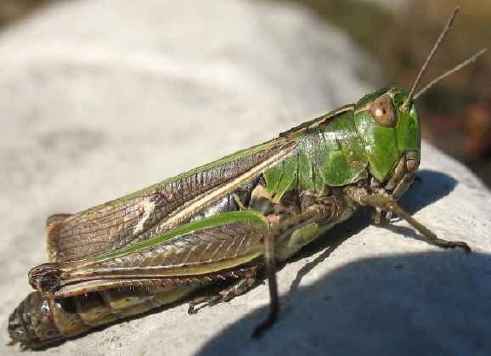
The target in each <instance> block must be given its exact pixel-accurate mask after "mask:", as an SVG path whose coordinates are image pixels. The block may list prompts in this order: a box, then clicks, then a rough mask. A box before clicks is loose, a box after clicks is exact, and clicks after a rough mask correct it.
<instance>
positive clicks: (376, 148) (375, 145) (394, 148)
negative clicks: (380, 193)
mask: <svg viewBox="0 0 491 356" xmlns="http://www.w3.org/2000/svg"><path fill="white" fill-rule="evenodd" d="M407 99H408V93H407V92H406V91H405V90H403V89H399V88H390V89H382V90H379V91H377V92H375V93H372V94H369V95H367V96H365V97H363V98H362V99H361V100H360V101H359V102H358V103H357V104H356V107H355V116H354V120H355V125H356V129H357V131H358V132H359V134H360V135H361V137H363V139H364V141H365V142H364V143H365V152H366V154H367V157H368V169H369V172H370V174H371V175H372V176H373V177H374V178H375V179H376V180H377V181H378V182H379V183H381V184H383V183H386V182H389V181H391V180H393V179H392V178H397V179H398V180H400V179H402V177H404V176H405V175H414V173H415V171H416V170H417V169H418V167H419V161H420V152H421V131H420V125H419V117H418V113H417V111H416V108H415V106H414V104H413V102H410V103H409V105H408V101H407ZM395 176H397V177H395ZM394 184H397V182H392V183H391V186H392V185H394ZM392 188H394V187H390V189H392Z"/></svg>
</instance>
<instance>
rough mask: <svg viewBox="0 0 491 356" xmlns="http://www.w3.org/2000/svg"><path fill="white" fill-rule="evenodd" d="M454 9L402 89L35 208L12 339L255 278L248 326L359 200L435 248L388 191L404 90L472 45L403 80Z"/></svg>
mask: <svg viewBox="0 0 491 356" xmlns="http://www.w3.org/2000/svg"><path fill="white" fill-rule="evenodd" d="M457 12H458V9H456V10H455V11H454V13H453V14H452V16H451V17H450V19H449V20H448V23H447V25H446V26H445V28H444V30H443V31H442V33H441V35H440V37H439V38H438V40H437V41H436V43H435V45H434V47H433V49H432V51H431V52H430V54H429V56H428V58H427V60H426V62H425V63H424V65H423V66H422V68H421V70H420V72H419V74H418V76H417V78H416V80H415V81H414V83H413V85H412V87H411V90H410V91H409V92H407V91H405V90H403V89H399V88H391V89H382V90H379V91H376V92H374V93H371V94H369V95H366V96H364V97H363V98H361V99H360V100H359V101H358V102H357V103H356V104H351V105H346V106H343V107H341V108H339V109H337V110H334V111H332V112H330V113H328V114H325V115H322V116H321V117H318V118H316V119H314V120H311V121H307V122H305V123H303V124H301V125H299V126H297V127H294V128H292V129H290V130H288V131H286V132H283V133H282V134H280V135H279V137H277V138H275V139H273V140H270V141H268V142H265V143H262V144H259V145H257V146H254V147H251V148H248V149H245V150H242V151H239V152H236V153H234V154H231V155H229V156H226V157H224V158H222V159H220V160H218V161H215V162H212V163H209V164H206V165H204V166H201V167H199V168H196V169H193V170H190V171H188V172H186V173H183V174H181V175H178V176H176V177H173V178H169V179H167V180H164V181H163V182H161V183H158V184H155V185H152V186H150V187H147V188H145V189H143V190H140V191H137V192H135V193H133V194H130V195H127V196H124V197H122V198H119V199H116V200H113V201H110V202H107V203H104V204H102V205H99V206H96V207H93V208H91V209H88V210H85V211H82V212H79V213H77V214H57V215H54V216H51V217H49V218H48V221H47V244H48V255H49V261H50V262H49V263H44V264H41V265H39V266H36V267H34V268H32V269H31V271H30V272H29V282H30V284H31V285H32V287H33V288H34V289H35V290H36V291H35V292H32V293H31V294H29V295H28V296H27V297H26V299H25V300H24V301H22V302H21V303H20V305H19V306H18V307H17V308H16V309H15V310H14V312H13V313H12V314H11V316H10V319H9V326H8V329H9V333H10V336H11V338H12V342H13V343H16V342H18V343H20V344H21V346H23V347H24V348H32V349H37V348H44V347H47V346H49V345H52V344H55V343H59V342H62V341H63V340H65V339H66V338H70V337H75V336H77V335H81V334H83V333H86V332H88V331H90V330H91V329H92V328H94V327H97V326H101V325H106V324H109V323H112V322H115V321H117V320H121V319H124V318H128V317H130V316H133V315H138V314H141V313H144V312H146V311H148V310H150V309H153V308H158V307H161V306H163V305H167V304H170V303H175V302H178V301H182V300H184V299H185V298H191V296H192V295H193V294H194V293H195V292H196V291H198V290H200V289H203V287H205V286H211V285H213V286H219V288H218V289H217V292H216V294H212V295H202V296H201V297H195V298H194V299H191V302H190V307H189V313H194V312H196V311H197V310H198V309H200V308H202V307H204V306H211V305H213V304H216V303H219V302H224V301H229V300H231V299H232V298H234V297H235V296H238V295H241V294H243V293H245V292H247V291H248V290H250V289H251V288H253V287H255V286H256V285H257V284H258V282H260V281H261V280H262V278H263V277H267V279H268V284H269V291H270V297H271V304H270V311H269V315H268V317H267V319H265V321H264V322H263V323H261V324H260V325H259V326H258V328H257V329H256V330H255V332H254V334H253V335H254V336H260V335H261V334H262V333H263V332H264V330H266V329H267V328H268V327H269V326H271V325H272V324H273V323H274V321H275V320H276V318H277V316H278V312H279V302H278V293H277V286H276V276H275V272H276V263H281V262H284V261H286V260H288V258H290V257H291V256H293V255H294V254H296V253H297V252H298V251H299V250H300V249H302V247H304V246H305V245H307V244H308V243H310V242H311V241H313V240H315V239H317V238H319V237H320V236H323V234H324V233H325V232H326V231H328V230H329V229H330V228H331V227H332V226H334V225H336V224H339V223H341V222H343V221H345V220H347V219H349V218H350V217H351V216H352V215H353V213H354V212H355V211H356V210H357V209H359V208H360V207H364V206H368V207H371V208H374V209H375V220H376V221H378V222H383V221H386V220H387V219H388V217H389V215H390V214H393V215H396V216H398V217H400V218H402V219H404V220H406V221H407V222H408V223H409V224H410V225H412V226H413V227H414V228H415V229H416V230H417V231H419V232H420V233H421V235H422V236H423V238H424V239H425V240H426V241H427V242H429V243H431V244H433V245H437V246H440V247H444V248H455V247H460V248H463V249H464V250H465V251H467V252H469V251H470V248H469V246H468V245H467V244H466V243H465V242H462V241H446V240H443V239H440V238H438V237H437V236H436V235H435V234H434V233H432V232H431V231H430V230H429V229H428V228H426V227H425V226H424V225H422V224H421V223H419V222H418V221H416V220H415V219H414V218H412V217H411V216H410V215H409V214H408V213H407V212H405V211H404V210H403V209H402V208H401V207H400V206H399V205H398V203H397V200H398V199H399V198H400V197H401V195H402V194H403V193H404V192H405V191H406V190H407V189H408V188H409V186H410V184H411V183H412V181H413V179H414V177H415V172H416V170H417V169H418V167H419V162H420V145H421V139H420V125H419V118H418V114H417V111H416V109H415V106H414V102H415V100H416V99H417V98H418V97H420V96H421V95H422V94H423V93H424V92H425V91H426V90H428V88H429V87H431V86H432V85H434V84H435V83H436V82H438V81H440V80H442V79H443V78H444V77H446V76H448V75H450V74H451V73H453V72H455V71H456V70H458V69H460V68H462V67H463V66H465V65H467V64H469V63H471V62H473V61H474V60H476V59H477V57H478V56H480V55H481V54H483V53H484V50H482V51H480V52H478V53H476V54H475V55H474V56H472V57H470V58H469V59H467V60H466V61H464V62H462V63H461V64H460V65H458V66H457V67H455V68H453V69H452V70H450V71H448V72H446V73H445V74H443V75H442V76H440V77H438V78H436V79H435V80H433V81H432V82H431V83H430V84H429V85H427V86H426V87H424V88H423V89H421V90H420V91H418V92H416V88H417V86H418V83H419V82H420V79H421V77H422V75H423V73H424V72H425V70H426V68H427V66H428V64H429V63H430V61H431V59H432V57H433V56H434V54H435V52H436V50H437V48H438V47H439V45H440V43H441V42H442V40H443V38H444V37H445V35H446V34H447V32H448V31H449V29H450V27H451V25H452V23H453V20H454V18H455V16H456V14H457Z"/></svg>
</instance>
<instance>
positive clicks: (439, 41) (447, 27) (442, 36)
mask: <svg viewBox="0 0 491 356" xmlns="http://www.w3.org/2000/svg"><path fill="white" fill-rule="evenodd" d="M459 11H460V7H459V6H457V7H456V8H455V9H454V10H453V12H452V15H450V18H449V19H448V21H447V24H446V25H445V27H444V28H443V30H442V32H441V33H440V36H438V39H437V40H436V42H435V44H434V45H433V48H432V49H431V51H430V54H429V55H428V57H426V60H425V62H424V63H423V65H422V66H421V69H420V70H419V73H418V75H417V76H416V79H415V80H414V83H413V85H412V86H411V90H410V91H409V95H408V97H407V99H406V101H405V102H404V104H403V105H402V106H403V107H407V106H408V105H409V103H410V102H411V100H412V99H413V95H414V92H415V91H416V87H417V86H418V84H419V82H420V80H421V78H422V77H423V74H424V73H425V72H426V69H427V68H428V65H429V64H430V62H431V60H432V59H433V56H434V55H435V53H436V51H437V50H438V48H439V47H440V45H441V44H442V42H443V40H444V39H445V36H446V35H447V33H448V31H450V29H451V28H452V25H453V22H454V20H455V17H456V16H457V14H458V13H459Z"/></svg>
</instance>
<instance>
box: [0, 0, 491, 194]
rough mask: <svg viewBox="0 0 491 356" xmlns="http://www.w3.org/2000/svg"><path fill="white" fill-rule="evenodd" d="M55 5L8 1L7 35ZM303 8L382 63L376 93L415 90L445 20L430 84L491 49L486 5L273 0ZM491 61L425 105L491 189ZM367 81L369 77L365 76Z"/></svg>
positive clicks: (448, 147)
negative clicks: (452, 17) (447, 31)
mask: <svg viewBox="0 0 491 356" xmlns="http://www.w3.org/2000/svg"><path fill="white" fill-rule="evenodd" d="M55 1H59V2H62V1H69V0H2V1H1V2H0V29H5V28H6V27H8V26H9V25H11V24H13V23H15V22H16V21H19V20H21V19H22V18H24V17H27V16H29V15H31V14H32V13H33V12H35V11H39V10H40V9H41V8H42V7H43V6H45V5H46V4H48V3H52V2H55ZM271 1H276V2H285V3H286V2H288V3H296V4H299V5H300V6H304V7H307V8H309V9H310V10H312V11H314V12H315V13H316V14H317V15H318V16H319V17H320V18H321V19H323V20H325V21H327V22H329V23H330V24H332V25H335V26H337V27H338V28H339V29H340V30H342V31H344V32H345V33H347V34H348V35H349V36H350V37H351V38H352V39H353V40H354V41H355V42H356V43H357V44H358V45H359V46H360V47H362V48H363V49H365V50H366V51H367V52H368V53H369V54H370V55H371V56H372V58H373V60H374V61H376V62H378V64H379V66H380V68H382V70H381V71H380V74H379V75H377V76H373V75H369V73H367V74H366V79H367V80H369V81H371V82H373V86H374V87H379V86H385V85H389V84H392V83H397V84H399V85H401V86H405V87H409V85H410V83H411V82H412V80H413V79H414V78H415V76H416V74H417V71H418V70H419V68H420V66H421V64H422V63H423V61H424V59H425V57H426V55H427V53H428V51H429V49H430V48H431V46H432V44H433V42H434V40H435V38H436V37H437V36H438V34H439V32H440V31H441V28H442V26H443V24H444V23H445V21H446V16H447V15H445V16H444V15H443V14H450V13H451V11H452V9H453V8H454V7H455V6H456V5H461V6H462V13H461V16H459V18H458V19H457V24H456V26H455V28H454V30H453V31H452V32H451V35H450V37H449V38H448V39H447V41H446V42H445V43H444V45H443V47H442V48H441V49H440V51H439V53H438V55H437V57H436V59H435V61H434V62H433V64H432V65H431V67H430V69H429V71H428V72H427V75H426V77H425V78H424V80H423V83H426V82H428V81H429V80H430V79H432V78H433V77H435V76H437V75H438V74H440V73H442V72H443V71H445V70H447V69H449V68H450V67H452V66H454V65H455V64H457V63H458V62H460V61H462V59H464V58H466V57H468V56H469V55H471V54H472V53H474V52H475V51H476V50H477V49H480V48H483V47H487V46H489V45H490V43H491V41H490V40H491V26H489V24H490V23H491V2H490V1H483V0H460V1H453V0H433V1H426V0H396V1H394V0H392V1H390V0H303V1H300V0H271ZM490 74H491V55H489V54H488V55H485V56H484V57H482V58H481V59H479V61H478V62H477V63H476V64H474V65H472V66H470V67H468V68H466V69H465V70H463V71H460V72H459V73H457V74H455V75H453V76H452V77H450V78H448V79H447V80H445V81H444V82H442V83H440V84H439V85H438V86H436V87H434V88H433V89H432V90H431V91H430V92H428V93H427V94H426V95H425V96H424V97H422V98H421V100H420V102H419V109H420V113H421V117H422V118H423V120H422V125H423V136H424V137H425V138H426V139H427V140H428V141H430V142H432V143H433V144H434V145H436V146H437V147H439V148H441V149H442V150H444V151H445V152H447V153H448V154H450V155H451V156H453V157H455V158H457V159H458V160H460V161H461V162H464V163H465V164H466V165H467V166H469V167H470V168H471V169H472V170H473V171H474V172H475V173H476V174H477V175H478V176H479V177H480V178H481V179H482V180H483V181H484V182H485V183H486V184H487V185H488V186H491V80H490V77H491V75H490ZM361 75H362V76H363V73H361Z"/></svg>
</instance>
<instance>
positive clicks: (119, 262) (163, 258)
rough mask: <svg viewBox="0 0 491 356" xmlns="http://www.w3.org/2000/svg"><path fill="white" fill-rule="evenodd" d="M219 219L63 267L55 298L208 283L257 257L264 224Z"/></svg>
mask: <svg viewBox="0 0 491 356" xmlns="http://www.w3.org/2000/svg"><path fill="white" fill-rule="evenodd" d="M227 214H228V215H227ZM232 214H235V215H234V216H232ZM222 215H224V216H225V215H227V217H226V219H221V221H222V222H221V223H214V222H213V221H212V219H214V218H216V217H211V218H208V219H203V221H199V222H198V223H201V224H202V227H201V228H197V227H196V226H191V225H192V224H193V223H191V224H188V225H189V228H188V230H187V231H191V230H193V232H191V233H187V232H186V230H184V231H183V234H182V235H177V236H174V237H171V238H169V239H163V241H161V242H159V241H153V242H152V244H150V245H149V246H145V245H144V244H142V243H140V245H141V246H140V247H141V248H138V249H133V250H131V251H129V250H128V249H120V250H116V251H114V252H112V253H111V254H105V255H102V256H100V257H97V258H95V259H93V260H92V259H91V260H90V261H85V262H83V263H79V264H72V263H65V264H62V265H60V267H59V281H58V287H57V288H58V289H57V291H56V292H55V295H56V296H57V297H67V296H73V295H78V294H84V293H87V292H92V291H100V290H104V289H108V288H110V289H112V288H116V287H117V288H124V287H141V286H160V287H162V286H175V285H177V284H179V283H192V282H193V281H194V280H200V279H201V278H202V279H203V280H208V279H210V278H211V279H213V278H215V277H216V276H217V275H218V276H220V275H222V274H224V273H227V271H231V270H236V269H237V268H240V267H242V266H244V265H246V264H248V263H250V262H251V261H253V260H255V259H256V258H258V257H259V256H261V255H262V253H263V243H262V241H263V239H264V236H265V234H267V233H268V223H267V221H266V220H265V219H264V218H263V217H262V216H261V215H260V214H259V213H256V212H251V211H243V212H233V213H224V214H222ZM218 218H221V217H218ZM215 220H217V221H218V220H219V219H215ZM198 223H194V224H195V225H196V224H198Z"/></svg>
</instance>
